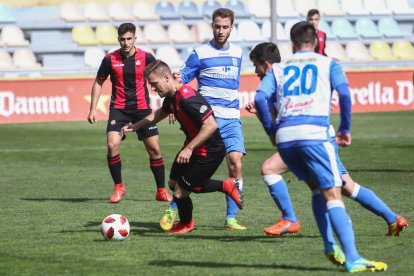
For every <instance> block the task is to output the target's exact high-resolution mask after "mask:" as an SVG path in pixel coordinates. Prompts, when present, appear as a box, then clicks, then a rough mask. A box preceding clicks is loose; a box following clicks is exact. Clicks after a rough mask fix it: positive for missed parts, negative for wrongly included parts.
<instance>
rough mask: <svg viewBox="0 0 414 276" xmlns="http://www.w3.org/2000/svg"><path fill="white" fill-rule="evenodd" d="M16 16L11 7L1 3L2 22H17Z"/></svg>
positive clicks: (0, 20) (0, 16)
mask: <svg viewBox="0 0 414 276" xmlns="http://www.w3.org/2000/svg"><path fill="white" fill-rule="evenodd" d="M15 22H16V18H15V17H14V16H13V14H12V10H11V8H10V7H8V6H6V5H3V4H0V24H10V23H15Z"/></svg>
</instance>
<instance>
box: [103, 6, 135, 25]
mask: <svg viewBox="0 0 414 276" xmlns="http://www.w3.org/2000/svg"><path fill="white" fill-rule="evenodd" d="M108 14H109V17H111V19H112V20H114V21H131V20H134V19H135V18H134V16H133V15H132V12H131V9H130V7H129V5H128V4H126V3H124V2H121V1H115V2H112V3H111V4H109V6H108Z"/></svg>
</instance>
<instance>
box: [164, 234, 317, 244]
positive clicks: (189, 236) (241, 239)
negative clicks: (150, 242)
mask: <svg viewBox="0 0 414 276" xmlns="http://www.w3.org/2000/svg"><path fill="white" fill-rule="evenodd" d="M170 236H171V237H174V238H176V239H182V240H192V239H194V240H212V241H220V242H251V241H255V242H260V243H274V242H275V241H276V240H280V241H281V240H286V239H303V238H306V239H309V238H310V239H320V236H318V235H301V234H297V235H284V236H280V237H276V236H268V235H265V234H260V235H254V236H253V235H250V236H236V235H235V236H233V235H231V236H230V235H229V236H223V235H194V233H189V234H186V235H170Z"/></svg>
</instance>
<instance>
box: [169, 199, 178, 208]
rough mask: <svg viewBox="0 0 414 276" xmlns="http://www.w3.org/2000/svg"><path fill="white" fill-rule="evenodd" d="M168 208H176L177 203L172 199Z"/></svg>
mask: <svg viewBox="0 0 414 276" xmlns="http://www.w3.org/2000/svg"><path fill="white" fill-rule="evenodd" d="M170 209H173V210H176V209H177V203H175V201H174V199H173V200H172V201H171V203H170Z"/></svg>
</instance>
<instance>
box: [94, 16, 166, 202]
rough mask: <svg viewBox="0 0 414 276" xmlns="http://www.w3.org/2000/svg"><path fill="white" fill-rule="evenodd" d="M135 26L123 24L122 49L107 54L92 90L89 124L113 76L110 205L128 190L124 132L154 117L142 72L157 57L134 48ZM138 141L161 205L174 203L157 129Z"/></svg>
mask: <svg viewBox="0 0 414 276" xmlns="http://www.w3.org/2000/svg"><path fill="white" fill-rule="evenodd" d="M135 30H136V29H135V25H134V24H132V23H123V24H121V25H120V26H119V28H118V41H119V45H120V46H121V48H120V49H119V50H116V51H114V52H112V53H109V54H107V55H106V56H105V57H104V58H103V60H102V63H101V66H100V67H99V70H98V73H97V76H96V79H95V82H94V84H93V86H92V92H91V104H90V111H89V114H88V121H89V122H90V123H91V124H94V123H97V122H98V118H97V114H96V106H97V104H98V100H99V97H100V95H101V91H102V85H103V83H104V82H105V80H106V78H107V77H108V76H110V79H111V82H112V97H111V103H110V108H109V119H108V125H107V130H106V134H107V147H108V153H107V161H108V167H109V171H110V173H111V176H112V179H113V181H114V183H115V188H114V192H113V194H112V196H111V198H110V202H112V203H118V202H119V201H121V199H122V196H123V195H124V194H125V191H126V190H125V186H124V184H123V182H122V175H121V157H120V155H119V149H120V146H121V140H123V138H122V137H120V136H119V134H118V133H119V131H120V130H121V128H122V127H123V126H124V125H125V124H127V123H129V122H132V123H135V122H137V121H139V120H141V119H143V118H145V117H146V116H147V115H148V114H150V113H151V107H150V103H149V95H148V90H147V88H146V85H145V79H144V76H143V71H144V69H145V67H147V66H148V65H149V64H151V63H152V62H153V61H155V58H154V56H153V55H152V54H151V53H148V52H146V51H144V50H141V49H139V48H136V47H135V42H136V36H135ZM137 136H138V139H139V140H141V141H143V142H144V145H145V149H146V150H147V152H148V155H149V159H150V160H149V161H150V168H151V171H152V173H153V175H154V178H155V183H156V185H157V192H156V194H155V199H156V200H158V201H171V200H172V197H171V195H169V194H168V191H167V190H166V189H165V172H164V161H163V159H162V155H161V151H160V147H159V144H158V129H157V126H156V125H155V124H154V125H150V126H148V127H147V128H145V129H140V130H139V131H137Z"/></svg>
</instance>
